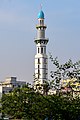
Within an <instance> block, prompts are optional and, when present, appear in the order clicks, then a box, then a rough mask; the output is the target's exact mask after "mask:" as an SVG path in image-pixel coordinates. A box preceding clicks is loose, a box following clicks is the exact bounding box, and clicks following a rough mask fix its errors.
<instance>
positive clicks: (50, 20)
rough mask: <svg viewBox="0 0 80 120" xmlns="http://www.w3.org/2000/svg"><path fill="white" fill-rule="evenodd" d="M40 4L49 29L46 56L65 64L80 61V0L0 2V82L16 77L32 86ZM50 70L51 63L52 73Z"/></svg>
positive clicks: (18, 0) (0, 0)
mask: <svg viewBox="0 0 80 120" xmlns="http://www.w3.org/2000/svg"><path fill="white" fill-rule="evenodd" d="M40 4H42V6H43V8H42V9H43V11H44V14H45V24H47V26H48V27H47V30H46V37H48V38H49V43H48V45H47V54H48V52H51V53H52V55H53V57H56V56H58V59H59V60H60V62H62V63H63V62H66V61H67V60H68V59H69V58H71V59H72V60H73V61H74V62H75V61H77V60H79V59H80V53H79V51H80V0H50V1H49V0H0V81H2V80H4V79H5V77H9V76H16V77H17V78H18V79H21V80H26V81H28V82H29V81H30V82H32V80H33V74H34V55H35V54H36V46H35V43H34V38H35V37H36V28H35V25H36V24H37V14H38V12H39V11H40ZM51 66H52V64H51V62H50V60H49V71H50V70H52V69H53V68H52V67H51Z"/></svg>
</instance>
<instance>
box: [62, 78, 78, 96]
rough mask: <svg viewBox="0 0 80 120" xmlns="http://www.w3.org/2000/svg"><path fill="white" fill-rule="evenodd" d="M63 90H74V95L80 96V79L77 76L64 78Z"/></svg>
mask: <svg viewBox="0 0 80 120" xmlns="http://www.w3.org/2000/svg"><path fill="white" fill-rule="evenodd" d="M62 92H63V93H67V92H72V94H73V97H76V96H78V97H80V81H78V80H77V79H76V78H72V79H65V80H62Z"/></svg>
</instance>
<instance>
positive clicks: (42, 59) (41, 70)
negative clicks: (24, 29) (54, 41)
mask: <svg viewBox="0 0 80 120" xmlns="http://www.w3.org/2000/svg"><path fill="white" fill-rule="evenodd" d="M46 28H47V27H46V25H44V13H43V11H42V10H41V11H40V12H39V14H38V25H36V29H37V37H36V38H35V41H34V42H35V43H36V49H37V53H36V55H35V82H34V85H36V86H37V85H41V86H42V85H43V84H44V83H45V81H47V80H48V57H47V54H46V45H47V43H48V39H47V38H45V30H46Z"/></svg>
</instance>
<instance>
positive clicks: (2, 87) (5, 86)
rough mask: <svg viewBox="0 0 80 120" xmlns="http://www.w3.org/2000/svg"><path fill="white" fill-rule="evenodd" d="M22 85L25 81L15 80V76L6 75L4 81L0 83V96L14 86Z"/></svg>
mask: <svg viewBox="0 0 80 120" xmlns="http://www.w3.org/2000/svg"><path fill="white" fill-rule="evenodd" d="M23 85H26V82H23V81H17V78H16V77H7V78H6V80H5V81H4V82H2V83H0V97H1V96H2V94H3V93H9V92H11V91H12V90H14V88H17V87H22V86H23Z"/></svg>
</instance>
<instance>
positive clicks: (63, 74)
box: [50, 54, 80, 90]
mask: <svg viewBox="0 0 80 120" xmlns="http://www.w3.org/2000/svg"><path fill="white" fill-rule="evenodd" d="M50 60H51V62H52V64H53V65H54V66H55V69H54V71H51V72H50V76H51V78H52V79H53V80H52V81H53V82H52V84H53V85H54V87H55V89H57V90H59V89H60V87H61V80H65V79H72V78H76V79H77V82H79V83H80V61H78V62H75V63H73V62H72V60H71V59H69V60H68V61H67V62H66V63H64V64H60V63H59V60H58V58H57V57H56V58H54V59H53V56H52V55H51V54H50ZM69 85H70V84H69Z"/></svg>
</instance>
